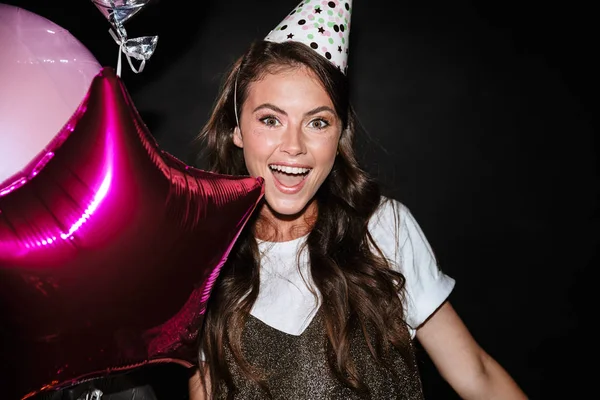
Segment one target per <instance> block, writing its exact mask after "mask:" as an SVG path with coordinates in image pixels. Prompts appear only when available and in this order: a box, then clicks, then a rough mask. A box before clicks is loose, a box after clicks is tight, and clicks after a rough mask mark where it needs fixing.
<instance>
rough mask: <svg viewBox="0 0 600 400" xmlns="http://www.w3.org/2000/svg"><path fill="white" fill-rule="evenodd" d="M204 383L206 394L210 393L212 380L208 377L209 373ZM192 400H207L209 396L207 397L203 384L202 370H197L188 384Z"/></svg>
mask: <svg viewBox="0 0 600 400" xmlns="http://www.w3.org/2000/svg"><path fill="white" fill-rule="evenodd" d="M204 382H206V392H207V393H210V379H209V377H208V373H207V375H206V376H205V378H204ZM188 388H189V393H190V399H189V400H207V399H208V396H206V395H205V391H204V388H203V384H202V379H200V370H198V368H196V371H195V372H194V374H193V375H192V376H191V377H190V380H189V383H188Z"/></svg>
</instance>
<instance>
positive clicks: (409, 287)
mask: <svg viewBox="0 0 600 400" xmlns="http://www.w3.org/2000/svg"><path fill="white" fill-rule="evenodd" d="M370 231H371V234H372V236H373V239H374V240H375V242H376V243H377V245H378V246H379V248H380V249H381V251H382V252H383V254H384V255H385V256H386V258H387V259H388V260H389V261H390V262H391V263H392V266H393V268H394V269H396V270H397V271H399V272H401V273H402V275H404V277H405V278H406V285H405V293H406V303H405V312H406V322H407V323H408V325H409V329H410V331H411V335H412V336H414V335H415V333H416V329H417V328H418V327H419V326H420V325H421V324H423V322H425V320H427V318H429V317H430V316H431V314H433V312H434V311H435V310H436V309H437V308H438V307H439V306H440V305H442V303H443V302H444V301H445V300H446V299H447V298H448V295H449V294H450V292H452V289H453V288H454V284H455V281H454V279H453V278H451V277H449V276H448V275H446V274H445V273H443V272H442V271H441V269H440V268H439V266H438V264H437V260H436V258H435V255H434V253H433V250H432V249H431V245H430V244H429V242H428V241H427V238H426V237H425V234H424V233H423V231H422V229H421V227H420V226H419V224H418V223H417V221H416V220H415V218H414V216H413V215H412V214H411V212H410V210H409V209H408V208H407V207H406V206H405V205H403V204H402V203H400V202H398V201H396V200H392V199H385V200H384V201H383V202H382V205H381V206H380V208H379V210H378V212H377V213H376V215H375V216H374V218H373V220H372V222H371V226H370Z"/></svg>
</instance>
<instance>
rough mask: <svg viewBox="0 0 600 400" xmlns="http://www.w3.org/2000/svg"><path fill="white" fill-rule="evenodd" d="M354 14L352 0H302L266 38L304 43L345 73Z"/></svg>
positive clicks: (271, 40)
mask: <svg viewBox="0 0 600 400" xmlns="http://www.w3.org/2000/svg"><path fill="white" fill-rule="evenodd" d="M351 13H352V0H343V1H339V0H331V1H326V0H302V1H301V2H300V3H299V4H298V5H297V6H296V7H295V8H294V9H293V10H292V12H291V13H289V14H288V15H287V16H286V17H285V18H284V19H283V21H281V22H280V23H279V25H277V27H276V28H275V29H273V30H272V31H271V32H269V34H268V35H267V36H266V37H265V40H268V41H270V42H277V43H282V42H286V41H290V40H291V41H295V42H301V43H304V44H306V45H308V46H309V47H310V48H312V49H313V50H315V51H316V52H317V53H319V54H320V55H322V56H323V57H325V58H326V59H328V60H329V61H330V62H331V63H332V64H333V65H335V66H336V67H338V69H339V70H340V71H342V72H343V73H344V74H345V73H346V71H347V69H348V44H349V42H348V38H349V36H350V15H351Z"/></svg>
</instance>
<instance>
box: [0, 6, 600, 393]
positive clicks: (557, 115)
mask: <svg viewBox="0 0 600 400" xmlns="http://www.w3.org/2000/svg"><path fill="white" fill-rule="evenodd" d="M4 2H5V3H8V4H13V5H18V6H21V7H23V8H25V9H28V10H30V11H33V12H35V13H37V14H39V15H41V16H44V17H46V18H48V19H50V20H52V21H53V22H55V23H57V24H59V25H60V26H62V27H63V28H65V29H67V30H69V31H70V32H71V33H72V34H73V35H74V36H75V37H76V38H78V39H79V40H80V41H81V42H82V43H83V44H84V45H85V46H86V47H87V48H88V49H89V50H90V51H91V52H92V53H93V54H94V55H95V56H96V58H97V60H98V61H99V62H100V64H102V65H103V66H112V67H116V61H117V53H118V48H117V45H116V44H115V43H114V41H113V40H112V38H111V37H110V36H109V34H108V29H109V25H108V22H107V21H106V19H104V17H103V16H102V15H101V14H100V12H99V11H98V10H97V9H96V7H95V6H94V5H93V4H92V3H91V1H90V0H64V1H29V0H15V1H4ZM474 3H476V4H471V3H469V2H460V1H459V2H443V1H434V2H402V1H392V0H390V1H384V0H369V1H365V0H357V1H355V2H354V6H353V15H352V30H351V34H350V43H351V44H350V46H351V47H350V60H349V65H350V67H349V77H350V79H351V81H352V85H353V86H352V87H353V93H352V97H353V104H354V106H355V108H356V110H357V112H358V115H359V119H360V122H361V128H362V129H361V134H362V137H361V140H360V156H361V158H362V159H363V160H364V165H365V167H366V168H367V170H369V171H370V172H372V173H373V174H375V175H376V176H377V177H379V179H380V180H381V181H382V183H383V184H384V187H385V192H386V194H388V195H390V196H392V197H395V198H397V199H398V200H400V201H402V202H403V203H404V204H406V205H407V206H408V207H409V208H410V209H411V211H412V212H413V214H414V215H415V217H416V219H417V221H419V223H420V225H421V227H422V228H423V230H424V231H425V234H426V235H427V237H428V239H429V241H430V242H431V244H432V246H433V248H434V250H435V252H436V255H437V257H438V259H439V263H440V266H441V268H442V269H443V270H444V271H445V272H446V273H447V274H449V275H450V276H452V277H453V278H455V279H456V281H457V285H456V288H455V290H454V292H453V293H452V294H451V297H450V300H451V302H452V304H453V305H454V307H455V308H456V309H457V311H458V312H459V314H460V315H461V317H462V318H463V319H464V321H465V323H466V324H467V326H468V327H469V329H470V330H471V332H472V334H473V335H474V337H475V338H476V340H477V341H478V342H479V343H480V344H481V345H482V346H483V347H484V348H485V349H486V350H487V351H488V352H489V353H490V354H491V355H492V356H493V357H495V358H496V359H497V360H498V361H499V362H500V363H501V364H502V365H503V366H504V367H505V368H506V369H507V370H508V371H509V373H510V374H511V375H512V376H513V377H514V378H515V380H516V381H517V382H518V383H519V384H520V385H521V386H522V387H523V389H524V390H525V391H526V392H527V394H528V395H529V396H530V397H531V398H532V399H541V398H576V397H580V396H583V395H587V393H588V392H592V393H593V392H594V387H595V385H594V383H595V382H594V378H595V376H593V375H592V369H593V368H590V367H587V366H586V364H587V362H586V360H587V359H588V358H591V360H589V361H590V362H591V363H592V365H593V363H594V361H595V356H593V354H595V353H596V348H597V346H596V344H595V343H596V341H595V339H596V335H593V334H592V328H591V322H590V320H591V319H592V318H593V316H590V315H589V314H590V313H591V312H592V304H595V303H596V295H595V294H594V293H596V292H594V288H593V287H592V284H593V282H594V281H593V280H592V279H591V275H592V272H591V271H592V270H593V269H596V267H597V266H598V265H599V257H598V243H599V239H600V234H599V233H598V227H599V223H598V208H599V207H598V206H599V202H598V189H599V186H598V184H599V179H598V160H597V154H598V151H597V146H598V145H597V138H596V133H595V130H596V128H597V126H596V125H595V124H596V123H597V118H596V107H595V104H594V99H593V98H592V96H594V95H595V94H596V92H597V81H596V71H597V64H596V62H595V61H594V60H595V53H596V52H597V50H598V45H597V41H596V38H595V37H594V35H597V32H596V31H595V30H594V29H593V28H594V25H595V24H596V22H595V20H594V15H595V14H594V13H593V12H592V8H591V7H592V6H591V5H588V3H586V2H569V3H566V2H557V3H556V4H555V5H552V3H551V2H543V1H533V0H528V1H520V2H517V1H503V2H474ZM296 4H297V1H296V0H277V1H274V0H273V1H260V2H256V1H255V2H251V1H242V0H221V1H176V0H170V1H166V0H163V1H153V2H151V3H150V4H148V5H147V6H146V7H145V8H144V10H142V12H140V13H139V14H138V15H137V16H135V17H134V18H133V19H132V20H130V21H129V22H128V23H127V25H126V28H127V31H128V33H129V37H136V36H143V35H159V41H158V46H157V49H156V52H155V54H154V55H153V56H152V58H151V59H150V60H149V61H148V63H147V65H146V67H145V69H144V71H143V72H142V73H140V74H134V73H133V72H132V71H131V70H130V68H129V66H128V65H127V63H126V62H125V63H124V64H123V73H122V78H123V80H124V82H125V84H126V86H127V88H128V90H129V91H130V93H131V95H132V97H133V99H134V102H135V105H136V107H137V108H138V111H139V112H140V114H141V115H142V117H143V118H144V121H145V122H146V124H147V125H148V127H149V128H150V130H151V132H152V133H153V135H154V136H155V137H156V138H157V140H158V142H159V144H160V145H161V146H162V148H163V149H164V150H166V151H168V152H170V153H172V154H174V155H176V156H178V157H179V158H182V159H184V160H186V162H188V163H190V164H191V163H194V158H193V149H192V147H191V146H190V142H191V141H192V139H193V138H194V136H195V135H196V133H197V132H198V130H199V128H200V127H201V125H202V124H203V123H204V122H205V121H206V119H207V117H208V115H209V112H210V107H211V105H212V103H213V100H214V98H215V96H216V95H217V89H218V85H219V83H220V80H221V76H222V74H223V73H224V72H225V70H226V69H227V68H228V67H229V65H230V64H231V63H232V62H233V61H234V60H235V58H237V57H238V56H240V55H241V54H242V53H243V52H244V50H245V49H246V47H247V46H248V45H249V43H250V41H251V40H253V39H261V38H263V37H264V36H265V35H266V34H267V33H268V32H269V30H270V29H272V28H274V27H275V26H276V25H277V23H278V22H279V21H280V20H281V19H283V17H284V16H285V15H286V14H287V13H288V12H289V11H291V10H292V8H293V7H294V6H296ZM0 90H1V88H0ZM196 165H197V166H199V167H202V163H201V162H200V163H198V164H196ZM594 309H595V307H594ZM420 360H421V361H420V362H421V367H422V370H423V382H424V386H425V391H426V396H427V398H430V399H454V398H457V397H456V396H455V395H454V394H453V392H452V391H451V389H450V388H449V387H448V385H447V384H446V383H445V382H444V381H443V380H442V379H441V377H440V376H439V375H438V374H437V373H436V371H435V369H434V367H433V366H432V364H431V362H430V361H429V359H428V358H427V356H426V355H425V354H423V353H422V354H421V356H420ZM173 373H174V372H172V371H170V372H168V373H164V374H161V375H160V376H161V378H160V379H163V380H164V383H165V384H166V385H168V384H169V382H173V383H175V382H179V383H177V384H178V385H179V384H180V383H181V382H183V380H180V379H179V378H175V377H174V376H171V374H173ZM166 398H169V397H168V396H167V397H166Z"/></svg>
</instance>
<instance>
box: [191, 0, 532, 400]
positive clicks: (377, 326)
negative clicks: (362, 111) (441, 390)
mask: <svg viewBox="0 0 600 400" xmlns="http://www.w3.org/2000/svg"><path fill="white" fill-rule="evenodd" d="M307 3H308V4H307ZM324 4H325V3H323V2H315V5H311V4H310V2H305V1H303V2H301V3H300V5H298V7H296V8H295V9H294V11H293V12H292V13H291V14H290V15H289V16H288V17H286V19H284V20H283V21H282V22H281V23H280V24H279V25H278V26H277V28H276V29H275V30H273V31H272V32H271V33H270V34H269V35H268V36H267V37H266V38H265V40H263V41H260V42H257V43H254V44H253V45H252V46H251V47H250V49H249V50H248V51H247V52H246V54H245V55H244V56H243V57H241V58H240V59H239V60H238V62H236V63H235V65H234V66H233V68H232V70H231V71H230V72H229V74H228V75H227V78H226V80H225V82H224V85H223V87H222V91H221V93H220V95H219V97H218V100H217V102H216V105H215V108H214V111H213V113H212V116H211V118H210V120H209V121H208V123H207V125H206V126H205V127H204V129H203V130H202V132H201V135H200V138H201V139H202V142H203V144H204V149H205V151H206V156H207V158H208V161H209V164H210V168H209V169H211V170H213V171H215V172H219V173H225V174H233V175H252V176H262V177H263V178H264V179H265V197H264V201H263V204H262V206H261V208H260V209H259V210H258V211H257V213H256V214H255V215H254V219H253V220H252V221H251V222H252V223H250V224H249V225H248V226H247V227H246V228H245V230H244V232H243V234H242V235H241V236H240V237H239V239H238V241H237V242H236V245H235V247H234V249H233V250H232V252H231V254H230V257H229V259H228V262H227V263H226V265H225V266H224V268H223V269H222V271H221V273H220V276H219V279H218V280H217V282H216V283H215V286H214V288H213V291H212V294H211V298H210V300H209V305H208V309H207V313H206V316H205V323H204V328H203V332H201V336H200V337H201V338H202V341H201V343H200V352H199V356H200V360H199V369H198V371H196V373H195V374H194V376H193V377H192V378H191V380H190V397H191V399H193V400H197V399H205V398H211V399H213V398H214V399H221V398H223V399H225V398H230V399H262V398H274V399H363V398H371V399H391V398H394V399H397V398H402V399H421V398H422V397H423V393H422V387H421V381H420V378H419V374H418V368H417V365H416V363H415V354H414V351H413V340H414V339H415V338H416V339H417V340H419V342H420V343H421V344H422V346H423V347H424V349H425V350H426V351H427V353H428V354H429V356H430V357H431V359H432V360H433V362H434V363H435V365H436V367H437V368H438V370H439V371H440V373H441V374H442V376H443V377H444V378H445V379H446V380H447V381H448V383H449V384H450V385H451V386H452V387H453V388H454V390H455V391H456V392H457V393H458V394H459V395H460V396H461V397H462V398H465V399H524V398H525V395H524V393H523V392H522V391H521V390H520V389H519V387H518V386H517V384H516V383H515V382H514V380H513V379H512V378H511V377H510V376H509V374H508V373H507V372H506V371H505V370H504V369H503V368H502V367H501V366H500V365H499V364H498V363H497V362H496V361H495V360H494V359H493V358H492V357H490V356H489V355H488V354H487V353H486V352H485V351H484V350H483V349H482V348H481V347H480V346H479V345H478V344H477V342H476V341H475V340H474V338H473V337H472V336H471V334H470V333H469V331H468V329H467V328H466V327H465V325H464V324H463V322H462V321H461V319H460V317H459V316H458V315H457V313H456V312H455V311H454V309H453V308H452V306H451V305H450V303H449V302H448V301H447V297H448V295H449V293H450V292H451V290H452V288H453V287H454V280H453V279H452V278H450V277H448V276H447V275H445V274H444V273H443V272H442V271H440V269H439V268H438V267H437V264H436V260H435V257H434V255H433V252H432V250H431V248H430V246H429V244H428V242H427V240H426V238H425V236H424V235H423V232H422V231H421V229H420V228H419V225H418V224H417V222H416V221H415V219H414V218H413V216H412V215H411V213H410V212H409V210H408V209H407V208H406V207H405V206H404V205H403V204H401V203H400V202H398V201H396V200H392V199H388V198H384V197H383V196H382V195H381V194H380V190H379V186H378V185H377V183H376V182H375V181H374V180H373V179H372V178H371V177H370V176H369V175H368V174H367V173H366V172H365V171H364V170H363V169H361V167H360V166H359V164H358V163H357V160H356V157H355V150H354V147H353V146H354V139H355V117H354V114H353V110H352V107H351V105H350V104H349V88H348V80H347V77H346V76H345V73H344V72H345V70H346V60H347V51H346V50H347V44H348V40H347V39H348V32H349V20H350V12H351V7H350V4H349V2H338V1H335V2H333V1H332V2H328V3H326V5H324ZM324 7H329V8H330V10H325V9H323V8H324ZM331 10H333V14H332V13H329V14H328V15H329V23H323V24H321V25H320V26H319V23H318V22H317V23H312V22H310V21H319V19H318V18H319V17H318V16H317V17H313V18H312V19H311V17H310V16H311V15H317V14H319V15H321V14H324V15H327V14H326V13H325V12H326V11H331ZM308 22H310V24H309V25H310V26H309V29H306V28H304V26H306V25H307V23H308ZM325 22H327V21H325ZM324 27H325V28H327V29H328V30H326V29H325V28H324ZM326 32H329V35H327V34H326ZM319 35H321V36H319ZM331 38H333V39H334V40H333V42H332V41H331V40H329V39H331Z"/></svg>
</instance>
